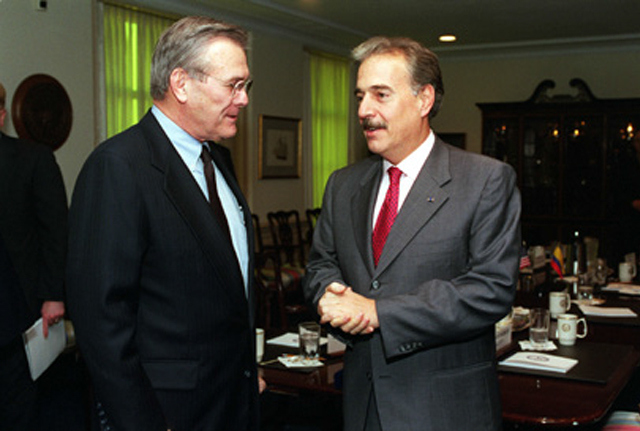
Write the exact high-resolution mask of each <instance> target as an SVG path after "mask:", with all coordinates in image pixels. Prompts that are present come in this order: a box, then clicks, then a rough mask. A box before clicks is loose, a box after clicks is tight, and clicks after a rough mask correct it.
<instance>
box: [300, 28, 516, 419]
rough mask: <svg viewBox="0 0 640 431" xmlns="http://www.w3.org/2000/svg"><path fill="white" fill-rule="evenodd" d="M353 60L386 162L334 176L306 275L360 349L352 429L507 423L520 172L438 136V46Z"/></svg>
mask: <svg viewBox="0 0 640 431" xmlns="http://www.w3.org/2000/svg"><path fill="white" fill-rule="evenodd" d="M354 57H355V59H356V60H357V61H358V62H360V66H359V70H358V78H357V88H356V95H357V98H358V101H359V109H358V116H359V118H360V123H361V124H362V127H363V130H364V134H365V137H366V139H367V143H368V146H369V149H370V150H371V152H373V153H375V156H373V157H371V158H369V159H367V160H365V161H363V162H361V163H358V164H356V165H354V166H351V167H347V168H345V169H342V170H340V171H337V172H335V173H334V174H333V175H332V176H331V178H330V179H329V182H328V184H327V188H326V191H325V197H324V201H323V206H322V213H321V215H320V219H319V220H318V223H317V227H316V229H315V231H314V238H313V246H312V250H311V254H310V262H309V265H308V268H307V270H308V273H307V276H306V279H305V293H306V295H307V297H308V298H309V300H310V301H312V302H313V304H315V305H316V306H317V309H318V312H319V314H320V316H321V321H322V322H326V323H330V324H331V326H332V327H334V328H336V330H339V333H340V334H342V336H343V337H344V338H345V340H346V341H347V342H348V343H349V347H348V349H347V352H346V355H345V370H344V418H345V430H346V431H362V430H367V431H369V430H422V431H427V430H433V431H441V430H474V431H481V430H483V431H495V430H498V429H501V413H500V399H499V396H500V394H499V389H498V380H497V374H496V367H495V341H494V324H495V322H497V321H498V320H499V319H500V318H502V317H503V316H504V315H505V314H507V313H508V312H509V310H510V307H511V303H512V300H513V295H514V292H515V285H516V280H517V278H516V277H517V272H518V253H519V247H520V230H519V215H520V198H519V193H518V190H517V189H516V178H515V173H514V171H513V170H512V169H511V168H510V167H509V166H508V165H506V164H503V163H501V162H498V161H496V160H492V159H489V158H486V157H483V156H479V155H477V154H472V153H468V152H465V151H462V150H459V149H456V148H454V147H452V146H450V145H447V144H446V143H444V142H443V141H441V140H440V139H439V138H438V137H437V136H436V135H435V134H434V133H433V132H432V131H431V128H430V125H429V122H430V119H431V118H433V116H435V114H436V113H437V111H438V108H439V105H440V102H441V99H442V95H443V92H444V90H443V86H442V78H441V74H440V68H439V65H438V60H437V58H436V56H435V55H434V54H433V53H431V52H430V51H429V50H427V49H426V48H424V47H422V46H421V45H420V44H418V43H416V42H415V41H412V40H409V39H404V38H393V39H388V38H373V39H371V40H369V41H367V42H364V43H363V44H362V45H360V46H359V47H357V48H356V49H355V50H354Z"/></svg>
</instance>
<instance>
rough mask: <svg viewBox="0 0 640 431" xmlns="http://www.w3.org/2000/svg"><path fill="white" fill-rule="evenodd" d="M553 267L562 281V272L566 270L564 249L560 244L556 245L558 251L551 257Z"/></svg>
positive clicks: (554, 251)
mask: <svg viewBox="0 0 640 431" xmlns="http://www.w3.org/2000/svg"><path fill="white" fill-rule="evenodd" d="M551 267H552V268H553V269H554V271H555V272H557V273H558V276H560V279H562V278H563V276H562V271H563V269H564V258H563V257H562V249H561V248H560V244H558V245H556V249H555V250H553V256H551Z"/></svg>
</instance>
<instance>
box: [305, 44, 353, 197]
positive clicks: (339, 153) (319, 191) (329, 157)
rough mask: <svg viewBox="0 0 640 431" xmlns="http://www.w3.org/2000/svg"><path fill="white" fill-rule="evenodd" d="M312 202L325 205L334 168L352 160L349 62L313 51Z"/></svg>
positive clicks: (311, 61)
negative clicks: (326, 187)
mask: <svg viewBox="0 0 640 431" xmlns="http://www.w3.org/2000/svg"><path fill="white" fill-rule="evenodd" d="M310 69H311V70H310V81H311V133H312V147H313V151H312V154H313V163H312V166H313V205H314V206H315V207H320V206H321V205H322V196H323V194H324V188H325V185H326V183H327V180H328V179H329V175H331V173H332V172H333V171H335V170H336V169H338V168H341V167H343V166H346V165H347V163H348V159H349V97H350V93H349V91H350V90H349V61H348V60H347V59H344V58H340V57H336V56H331V55H326V54H322V53H315V52H312V53H310Z"/></svg>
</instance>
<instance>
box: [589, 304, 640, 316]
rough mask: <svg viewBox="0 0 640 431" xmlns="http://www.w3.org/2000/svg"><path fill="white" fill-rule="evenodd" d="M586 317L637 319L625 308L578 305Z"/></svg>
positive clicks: (634, 314)
mask: <svg viewBox="0 0 640 431" xmlns="http://www.w3.org/2000/svg"><path fill="white" fill-rule="evenodd" d="M578 307H580V310H581V311H582V312H583V313H584V314H585V315H587V316H599V317H638V315H637V314H636V313H634V312H633V311H632V310H631V309H630V308H625V307H595V306H593V305H584V304H580V305H578Z"/></svg>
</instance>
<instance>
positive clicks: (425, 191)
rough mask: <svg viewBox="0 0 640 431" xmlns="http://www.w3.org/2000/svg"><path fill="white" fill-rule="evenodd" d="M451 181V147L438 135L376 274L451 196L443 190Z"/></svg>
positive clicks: (395, 224)
mask: <svg viewBox="0 0 640 431" xmlns="http://www.w3.org/2000/svg"><path fill="white" fill-rule="evenodd" d="M450 180H451V174H450V170H449V148H448V147H447V146H446V145H444V143H443V142H442V141H441V140H440V139H439V138H436V142H435V143H434V146H433V149H432V150H431V154H429V157H428V158H427V161H426V162H425V164H424V166H423V167H422V170H421V171H420V174H419V175H418V178H416V181H415V182H414V184H413V187H412V188H411V191H410V192H409V195H408V196H407V198H406V200H405V201H404V204H403V205H402V208H400V212H399V213H398V215H397V217H396V220H395V222H394V224H393V227H392V228H391V232H389V236H388V237H387V242H386V243H385V246H384V250H383V252H382V255H381V256H380V261H379V262H378V267H377V268H376V273H380V272H382V271H384V269H385V268H386V267H387V266H388V265H389V264H390V263H391V262H393V260H394V259H395V258H396V256H397V255H398V254H399V253H400V252H401V251H402V249H403V248H404V247H405V246H406V245H407V244H408V243H409V242H410V241H411V240H412V239H413V237H414V236H415V235H416V234H417V232H418V231H419V230H420V229H422V227H423V226H424V225H425V224H426V223H427V222H428V221H429V220H430V219H431V217H433V215H434V214H435V213H436V211H438V209H439V208H440V207H441V206H442V205H444V204H445V202H446V201H447V200H448V199H449V194H448V193H447V192H446V191H445V190H443V189H442V186H443V185H444V184H446V183H448V182H449V181H450ZM374 199H375V198H374Z"/></svg>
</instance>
